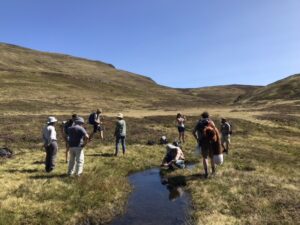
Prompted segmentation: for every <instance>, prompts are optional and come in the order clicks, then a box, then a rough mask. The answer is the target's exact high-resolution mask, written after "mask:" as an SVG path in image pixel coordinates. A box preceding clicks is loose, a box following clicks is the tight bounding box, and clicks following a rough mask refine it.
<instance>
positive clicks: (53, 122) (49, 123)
mask: <svg viewBox="0 0 300 225" xmlns="http://www.w3.org/2000/svg"><path fill="white" fill-rule="evenodd" d="M54 124H55V122H52V123H48V124H47V126H50V125H54Z"/></svg>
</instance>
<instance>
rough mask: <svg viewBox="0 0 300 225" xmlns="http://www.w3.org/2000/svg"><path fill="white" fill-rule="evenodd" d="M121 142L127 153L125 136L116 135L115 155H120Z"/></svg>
mask: <svg viewBox="0 0 300 225" xmlns="http://www.w3.org/2000/svg"><path fill="white" fill-rule="evenodd" d="M120 142H121V145H122V150H123V154H125V151H126V144H125V137H124V136H117V137H116V152H115V155H118V152H119V143H120Z"/></svg>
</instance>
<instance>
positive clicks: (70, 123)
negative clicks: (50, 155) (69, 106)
mask: <svg viewBox="0 0 300 225" xmlns="http://www.w3.org/2000/svg"><path fill="white" fill-rule="evenodd" d="M76 118H77V114H73V115H72V118H71V119H69V120H68V121H63V123H62V134H63V137H64V140H65V143H66V155H65V159H66V163H68V153H69V142H68V128H69V127H71V126H74V125H75V120H76Z"/></svg>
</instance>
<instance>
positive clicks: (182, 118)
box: [176, 113, 186, 143]
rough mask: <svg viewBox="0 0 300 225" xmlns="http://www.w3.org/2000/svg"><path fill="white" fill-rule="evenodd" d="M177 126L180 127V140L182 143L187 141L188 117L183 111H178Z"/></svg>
mask: <svg viewBox="0 0 300 225" xmlns="http://www.w3.org/2000/svg"><path fill="white" fill-rule="evenodd" d="M176 122H177V128H178V140H179V141H180V142H182V143H184V142H185V134H184V132H185V126H184V123H185V122H186V117H185V116H184V115H182V114H181V113H178V114H177V116H176Z"/></svg>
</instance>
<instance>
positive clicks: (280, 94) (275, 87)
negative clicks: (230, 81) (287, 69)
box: [242, 74, 300, 102]
mask: <svg viewBox="0 0 300 225" xmlns="http://www.w3.org/2000/svg"><path fill="white" fill-rule="evenodd" d="M242 99H243V101H244V102H256V101H264V100H300V74H295V75H292V76H289V77H287V78H284V79H282V80H279V81H276V82H274V83H272V84H269V85H267V86H265V87H261V88H258V89H256V90H254V91H253V92H251V94H248V95H247V94H246V95H244V96H243V98H242Z"/></svg>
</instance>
